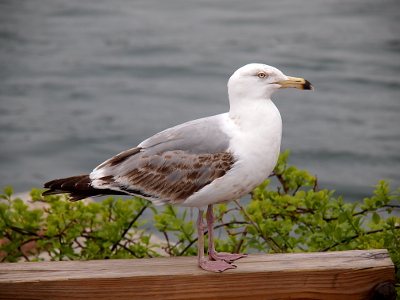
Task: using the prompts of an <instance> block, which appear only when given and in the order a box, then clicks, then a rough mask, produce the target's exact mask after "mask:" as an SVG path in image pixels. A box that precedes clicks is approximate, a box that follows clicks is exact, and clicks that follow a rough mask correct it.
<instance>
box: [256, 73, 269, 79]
mask: <svg viewBox="0 0 400 300" xmlns="http://www.w3.org/2000/svg"><path fill="white" fill-rule="evenodd" d="M257 76H258V77H260V78H265V77H266V76H267V75H265V73H263V72H260V73H258V74H257Z"/></svg>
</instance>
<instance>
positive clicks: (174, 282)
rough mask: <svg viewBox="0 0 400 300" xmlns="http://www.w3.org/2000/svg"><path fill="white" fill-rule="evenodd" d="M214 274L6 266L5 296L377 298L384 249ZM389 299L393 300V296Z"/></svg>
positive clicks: (287, 257)
mask: <svg viewBox="0 0 400 300" xmlns="http://www.w3.org/2000/svg"><path fill="white" fill-rule="evenodd" d="M236 265H237V266H238V268H237V269H235V270H228V271H226V272H224V273H220V274H214V273H210V272H206V271H204V270H202V269H200V268H198V267H197V265H196V258H195V257H173V258H152V259H125V260H96V261H65V262H31V263H13V264H10V263H3V264H0V299H144V298H145V299H224V298H229V299H326V300H334V299H335V300H337V299H353V300H357V299H373V298H374V296H373V294H374V292H375V288H376V287H377V286H378V285H380V284H382V283H386V285H385V286H386V287H389V290H390V289H391V288H392V286H393V283H394V266H393V263H392V261H391V260H390V257H389V255H388V253H387V251H386V250H355V251H340V252H325V253H287V254H255V255H249V256H248V257H246V258H243V259H240V260H238V261H237V262H236ZM387 299H390V298H387Z"/></svg>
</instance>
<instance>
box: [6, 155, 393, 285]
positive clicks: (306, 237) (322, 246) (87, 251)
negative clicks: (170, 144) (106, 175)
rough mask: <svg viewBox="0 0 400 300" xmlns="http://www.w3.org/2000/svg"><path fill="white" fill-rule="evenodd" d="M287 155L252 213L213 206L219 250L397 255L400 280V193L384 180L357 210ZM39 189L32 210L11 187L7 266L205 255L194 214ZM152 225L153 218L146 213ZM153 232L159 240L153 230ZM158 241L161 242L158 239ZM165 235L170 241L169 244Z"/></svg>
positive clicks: (255, 197) (254, 199)
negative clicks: (290, 161)
mask: <svg viewBox="0 0 400 300" xmlns="http://www.w3.org/2000/svg"><path fill="white" fill-rule="evenodd" d="M288 156H289V151H286V152H285V153H283V154H281V155H280V157H279V161H278V164H277V166H276V168H275V170H274V173H275V175H276V177H277V179H278V180H279V183H280V185H279V186H278V187H277V188H276V189H273V188H271V187H269V184H270V180H269V179H267V180H266V181H265V182H264V183H263V184H261V185H260V186H259V187H257V188H256V189H255V190H254V191H253V192H252V193H251V201H250V203H249V204H248V205H246V206H243V205H241V204H240V203H239V201H235V202H234V203H233V204H230V205H226V204H219V205H215V206H214V214H215V216H216V219H217V220H216V228H220V231H219V238H218V239H216V248H217V250H218V251H224V252H247V251H249V252H264V253H272V252H304V251H307V252H308V251H333V250H352V249H380V248H386V249H388V251H389V253H390V256H391V258H392V260H393V262H394V264H395V265H396V270H397V271H396V272H397V283H399V282H400V271H399V266H400V224H399V223H400V218H398V217H396V216H394V215H393V212H398V211H400V205H399V204H398V203H397V204H396V202H395V201H398V200H400V189H398V190H397V191H395V192H393V191H391V189H390V186H389V182H387V181H380V182H379V183H378V184H377V185H376V186H375V191H374V195H373V196H372V197H371V198H365V199H363V201H361V202H356V203H349V202H346V201H344V200H343V199H342V197H337V198H335V197H333V194H334V192H333V191H328V190H319V189H318V184H317V178H316V177H313V176H311V175H310V174H308V173H307V171H304V170H298V169H297V168H296V167H293V166H288V165H287V158H288ZM41 193H42V190H39V189H32V191H31V193H30V195H31V200H32V202H36V203H37V202H39V203H43V205H44V206H43V208H42V209H32V208H30V207H29V206H28V205H26V204H25V203H24V202H23V200H21V199H19V198H17V199H13V198H12V188H11V187H6V188H4V191H3V194H1V195H0V198H1V199H2V200H1V202H0V260H1V261H9V262H18V261H38V260H43V259H44V257H43V254H47V259H50V260H86V259H104V258H141V257H155V256H163V255H164V256H165V255H169V256H181V255H196V253H197V249H196V245H195V244H196V242H197V238H196V236H197V234H196V231H195V226H194V222H193V220H190V218H188V213H190V212H191V211H190V209H185V210H184V211H183V214H181V215H178V209H177V208H176V207H173V206H166V207H164V208H163V209H159V210H157V209H156V208H155V207H154V206H152V205H151V203H150V202H149V201H147V200H143V199H140V198H137V197H134V198H133V199H127V200H124V199H116V198H113V197H109V198H106V199H105V200H103V201H102V202H101V203H98V202H84V201H80V202H74V203H72V202H68V201H66V200H67V197H66V196H45V197H42V196H41ZM145 212H146V213H147V214H148V213H151V214H152V215H153V218H152V219H151V218H150V219H144V218H143V214H144V213H145ZM149 227H152V228H153V229H152V231H155V230H154V228H156V233H154V236H153V235H152V234H151V233H149V232H148V230H146V228H149ZM155 236H158V237H159V238H158V239H156V238H155ZM160 237H162V238H163V239H160Z"/></svg>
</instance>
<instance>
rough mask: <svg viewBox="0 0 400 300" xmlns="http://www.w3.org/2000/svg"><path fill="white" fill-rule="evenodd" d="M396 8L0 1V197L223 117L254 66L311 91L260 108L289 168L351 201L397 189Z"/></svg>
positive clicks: (392, 0) (399, 84)
mask: <svg viewBox="0 0 400 300" xmlns="http://www.w3.org/2000/svg"><path fill="white" fill-rule="evenodd" d="M399 14H400V2H399V1H398V0H381V1H376V0H371V1H360V0H342V1H340V0H331V1H318V0H305V1H301V4H300V1H296V0H283V1H264V0H263V1H251V2H249V1H224V0H220V1H203V0H200V1H191V2H190V3H189V2H188V1H182V0H180V1H161V0H158V1H154V0H145V1H120V0H113V1H105V0H87V1H80V0H79V1H78V0H69V1H55V0H20V1H15V0H0V45H1V48H0V49H1V50H0V143H1V144H0V186H1V187H3V186H6V185H12V186H13V187H14V189H15V190H16V191H17V192H23V191H27V190H29V189H31V188H32V187H42V184H43V182H45V181H47V180H50V179H53V178H59V177H66V176H71V175H76V174H84V173H88V172H89V171H90V170H92V169H93V168H94V167H95V166H97V165H98V164H100V163H101V162H103V161H104V160H105V159H107V158H109V157H111V156H112V155H114V154H117V153H119V152H121V151H123V150H126V149H129V148H131V147H134V146H136V145H137V144H138V143H139V142H140V141H142V140H143V139H145V138H147V137H148V136H150V135H152V134H154V133H156V132H158V131H160V130H162V129H165V128H167V127H170V126H173V125H176V124H179V123H182V122H185V121H188V120H191V119H195V118H199V117H204V116H209V115H214V114H217V113H221V112H225V111H227V109H228V102H227V90H226V83H227V80H228V78H229V76H230V75H231V74H232V73H233V72H234V71H235V70H236V69H237V68H239V67H241V66H242V65H244V64H247V63H250V62H262V63H267V64H270V65H273V66H276V67H278V68H279V69H281V70H282V71H283V72H284V73H286V74H288V75H291V76H297V77H304V78H307V79H308V80H310V81H311V82H312V83H313V85H314V87H315V91H314V92H302V91H299V90H284V91H281V92H279V93H277V94H275V95H274V97H273V100H274V102H275V103H276V105H277V106H278V108H279V109H280V111H281V114H282V117H283V122H284V133H283V145H282V149H291V151H292V154H291V158H290V163H292V164H294V165H296V166H297V167H299V168H301V169H308V170H309V171H310V172H311V174H317V175H318V177H319V182H320V187H321V188H329V189H335V190H336V191H337V194H336V195H343V196H344V197H345V199H347V200H362V198H363V197H365V196H368V195H369V194H370V192H371V190H372V189H371V188H370V185H372V184H376V183H377V182H378V181H379V180H381V179H392V180H393V183H392V187H393V188H397V187H399V186H400V147H399V146H400V142H399V141H400V117H399V115H400V17H399Z"/></svg>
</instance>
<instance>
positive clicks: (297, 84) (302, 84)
mask: <svg viewBox="0 0 400 300" xmlns="http://www.w3.org/2000/svg"><path fill="white" fill-rule="evenodd" d="M287 78H288V80H283V81H278V82H275V83H277V84H280V85H281V86H282V88H296V89H300V90H314V88H313V86H312V85H311V83H310V82H309V81H308V80H306V79H304V78H296V77H290V76H287Z"/></svg>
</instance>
